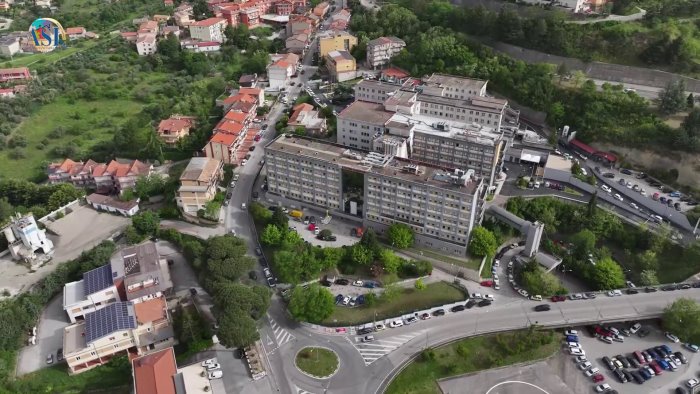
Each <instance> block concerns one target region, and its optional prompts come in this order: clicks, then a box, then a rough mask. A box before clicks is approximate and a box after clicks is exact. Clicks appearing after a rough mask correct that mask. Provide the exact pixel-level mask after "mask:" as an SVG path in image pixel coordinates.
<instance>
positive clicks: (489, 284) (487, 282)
mask: <svg viewBox="0 0 700 394" xmlns="http://www.w3.org/2000/svg"><path fill="white" fill-rule="evenodd" d="M481 285H482V286H484V287H492V286H493V281H492V280H485V281H483V282H481Z"/></svg>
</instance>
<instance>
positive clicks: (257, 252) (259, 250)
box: [255, 247, 262, 256]
mask: <svg viewBox="0 0 700 394" xmlns="http://www.w3.org/2000/svg"><path fill="white" fill-rule="evenodd" d="M255 255H256V256H262V250H261V249H260V248H259V247H256V248H255Z"/></svg>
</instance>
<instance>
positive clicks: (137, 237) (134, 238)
mask: <svg viewBox="0 0 700 394" xmlns="http://www.w3.org/2000/svg"><path fill="white" fill-rule="evenodd" d="M124 237H125V238H126V243H127V244H129V245H135V244H138V243H141V241H143V239H144V238H145V236H144V235H143V234H141V233H139V232H138V231H136V229H135V228H134V226H126V229H125V230H124Z"/></svg>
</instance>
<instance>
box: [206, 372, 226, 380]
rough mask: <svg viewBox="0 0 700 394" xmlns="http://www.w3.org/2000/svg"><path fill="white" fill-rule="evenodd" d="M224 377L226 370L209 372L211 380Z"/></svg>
mask: <svg viewBox="0 0 700 394" xmlns="http://www.w3.org/2000/svg"><path fill="white" fill-rule="evenodd" d="M223 377H224V372H223V371H221V370H219V371H214V372H209V380H214V379H221V378H223Z"/></svg>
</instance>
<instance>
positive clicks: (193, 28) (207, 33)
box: [190, 18, 228, 43]
mask: <svg viewBox="0 0 700 394" xmlns="http://www.w3.org/2000/svg"><path fill="white" fill-rule="evenodd" d="M227 25H228V22H226V19H223V18H208V19H204V20H201V21H198V22H194V23H192V24H190V37H192V38H194V39H196V40H200V41H204V42H207V41H215V42H219V43H221V42H224V29H225V28H226V26H227Z"/></svg>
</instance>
